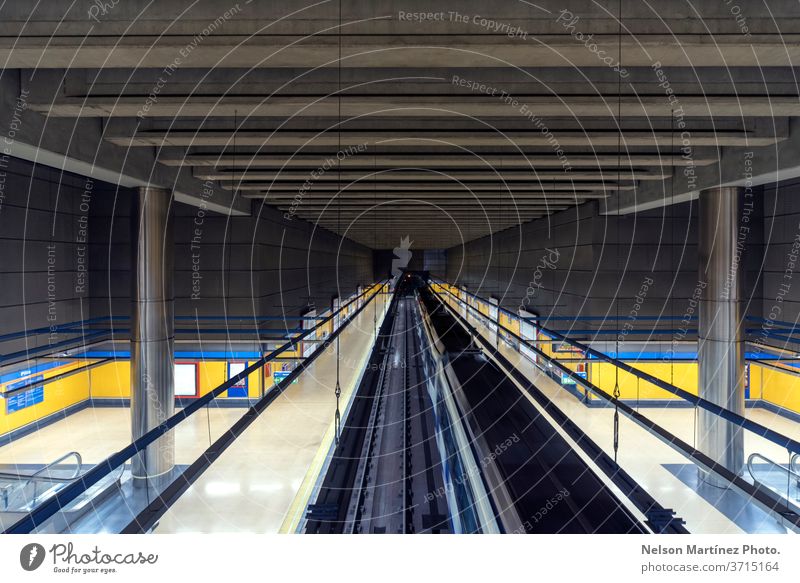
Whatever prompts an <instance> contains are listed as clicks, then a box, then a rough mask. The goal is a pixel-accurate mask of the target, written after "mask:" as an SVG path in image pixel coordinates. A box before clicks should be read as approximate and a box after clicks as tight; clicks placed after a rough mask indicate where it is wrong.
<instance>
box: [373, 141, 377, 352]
mask: <svg viewBox="0 0 800 583" xmlns="http://www.w3.org/2000/svg"><path fill="white" fill-rule="evenodd" d="M377 175H378V159H377V158H376V157H375V154H374V153H373V154H372V198H373V201H372V228H373V233H372V249H373V250H375V249H377V248H378V215H377V212H378V177H377ZM373 276H374V274H373ZM373 279H375V278H374V277H373ZM372 328H373V333H374V334H375V339H376V340H377V338H378V304H377V301H376V303H375V306H374V308H373V310H372Z"/></svg>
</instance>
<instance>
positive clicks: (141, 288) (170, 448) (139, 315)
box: [131, 187, 175, 486]
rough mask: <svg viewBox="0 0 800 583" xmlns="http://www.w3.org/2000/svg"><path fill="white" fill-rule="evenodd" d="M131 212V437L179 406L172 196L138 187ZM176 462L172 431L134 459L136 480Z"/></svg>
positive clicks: (155, 480) (148, 480) (156, 481)
mask: <svg viewBox="0 0 800 583" xmlns="http://www.w3.org/2000/svg"><path fill="white" fill-rule="evenodd" d="M134 198H135V201H134V205H133V212H132V217H131V248H132V253H133V257H132V263H131V273H132V288H133V289H132V291H131V425H132V430H133V431H132V433H133V439H137V438H139V437H141V436H142V435H143V434H145V433H146V432H147V431H149V430H150V429H152V428H154V427H156V426H158V425H159V424H161V423H162V422H163V421H164V420H166V419H167V418H169V417H170V416H171V415H172V414H173V413H174V411H175V379H174V369H173V351H174V341H175V332H174V330H175V326H174V292H173V282H172V280H173V275H172V274H173V255H174V252H173V232H172V230H173V225H172V222H173V221H172V204H171V203H172V200H171V198H172V197H171V193H170V191H168V190H164V189H160V188H150V187H143V188H140V189H139V191H138V193H137V195H136V196H135V197H134ZM174 465H175V440H174V435H173V432H172V431H170V432H168V433H167V434H165V435H164V436H162V437H160V438H159V439H158V440H157V441H156V442H154V443H153V444H151V445H150V446H149V447H148V448H147V449H146V451H142V452H139V453H138V454H137V455H136V456H134V458H133V459H132V466H131V471H132V474H133V478H134V484H135V485H138V486H144V485H147V484H149V485H151V486H158V485H160V481H161V480H164V479H166V478H167V477H168V476H169V473H170V472H171V470H172V468H173V466H174Z"/></svg>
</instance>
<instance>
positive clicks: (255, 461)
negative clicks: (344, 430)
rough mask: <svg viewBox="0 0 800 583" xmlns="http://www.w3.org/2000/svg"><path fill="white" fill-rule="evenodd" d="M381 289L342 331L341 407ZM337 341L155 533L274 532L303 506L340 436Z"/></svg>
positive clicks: (364, 351) (357, 372) (380, 307)
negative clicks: (336, 392)
mask: <svg viewBox="0 0 800 583" xmlns="http://www.w3.org/2000/svg"><path fill="white" fill-rule="evenodd" d="M386 297H387V296H379V297H378V298H376V300H375V301H373V302H372V303H371V304H370V305H368V306H367V307H366V308H365V309H364V311H363V312H362V313H361V314H359V315H358V316H357V317H356V319H355V320H354V321H353V322H352V323H351V324H350V325H349V326H348V327H347V328H345V330H344V331H343V332H342V334H341V336H340V341H341V349H342V357H341V362H340V380H341V388H342V399H341V403H342V407H344V405H345V403H346V402H347V401H348V399H349V397H350V396H351V394H352V391H353V388H354V385H355V384H356V382H357V381H358V379H359V378H360V376H361V371H362V370H363V368H364V365H365V363H366V361H367V358H368V357H369V353H370V350H371V348H372V344H373V341H374V326H373V314H374V310H375V309H376V310H377V313H378V316H379V317H378V326H380V322H381V318H382V315H383V313H384V311H385V307H386V304H387V302H386ZM335 383H336V348H335V344H333V345H331V346H330V347H328V349H327V350H326V351H325V352H324V353H323V354H321V355H320V356H319V357H318V358H317V359H316V360H315V361H314V362H313V363H312V364H311V365H310V366H309V368H308V370H306V371H304V372H303V373H302V374H301V375H300V376H299V377H298V379H297V382H296V383H294V384H292V385H291V387H290V388H289V389H287V390H286V391H285V392H284V393H283V394H282V395H281V396H280V397H279V398H278V399H276V400H275V401H274V402H273V403H272V404H271V405H270V406H269V407H268V408H267V410H266V411H264V413H262V414H261V416H260V417H259V418H258V419H257V420H256V421H255V422H254V423H253V424H252V425H251V426H250V427H248V428H247V430H245V432H244V433H243V434H242V435H241V436H240V437H239V438H238V439H237V440H236V441H235V442H234V443H233V444H232V445H231V446H230V448H228V450H227V451H225V453H223V454H222V456H221V457H220V458H219V459H218V460H217V461H216V462H215V463H214V464H213V465H212V466H211V467H210V468H208V469H207V470H206V471H205V473H204V474H203V475H202V476H201V477H200V478H199V479H198V480H197V482H196V483H195V484H194V485H193V486H192V487H191V488H190V489H189V490H188V491H187V492H186V493H185V494H184V495H183V496H182V497H181V498H180V499H179V500H178V501H177V503H175V505H173V507H172V508H170V510H169V511H168V512H167V513H166V514H165V515H164V516H163V517H162V518H161V520H160V522H159V524H158V526H157V528H156V530H155V532H156V533H184V532H195V533H234V532H235V533H243V532H248V533H275V532H278V531H279V529H280V528H281V525H282V524H283V523H284V521H285V519H286V518H287V515H288V514H289V513H290V512H297V510H298V509H304V508H305V505H306V503H307V495H308V494H310V491H311V487H313V485H314V483H315V481H316V475H317V473H318V471H319V467H320V466H321V463H322V461H323V460H324V458H325V455H326V454H327V452H328V451H329V449H330V445H331V442H332V441H333V419H334V412H335V402H336V401H335V398H334V388H335Z"/></svg>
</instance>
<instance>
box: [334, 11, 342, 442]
mask: <svg viewBox="0 0 800 583" xmlns="http://www.w3.org/2000/svg"><path fill="white" fill-rule="evenodd" d="M337 36H338V41H339V60H338V66H337V78H336V96H337V102H338V120H337V121H338V123H337V124H336V135H337V151H336V172H337V181H336V185H337V190H338V192H337V193H336V207H337V209H338V213H337V214H338V217H337V220H336V225H337V230H338V231H339V238H340V239H339V244H340V246H341V242H342V241H341V237H342V198H341V196H340V195H341V193H342V156H341V151H342V0H339V28H338V30H337ZM337 263H338V261H337ZM341 306H342V300H341V299H339V309H341ZM339 320H340V322H339V325H340V326H341V317H339ZM340 336H341V334H337V335H336V388H335V389H334V394H335V395H336V413H335V415H334V419H333V425H334V427H333V433H334V440H335V442H336V445H339V435H340V433H341V424H342V414H341V412H340V411H339V398H340V397H341V396H342V386H341V384H340V382H339V381H340V379H339V368H340V361H341V356H342V351H341V347H340V340H339V338H340Z"/></svg>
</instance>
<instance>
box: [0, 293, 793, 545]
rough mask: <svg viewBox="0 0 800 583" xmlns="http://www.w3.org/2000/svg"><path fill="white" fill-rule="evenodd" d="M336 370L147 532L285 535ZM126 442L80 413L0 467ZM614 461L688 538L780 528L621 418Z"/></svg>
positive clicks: (597, 424)
mask: <svg viewBox="0 0 800 583" xmlns="http://www.w3.org/2000/svg"><path fill="white" fill-rule="evenodd" d="M386 303H387V302H386V297H385V296H380V297H379V298H378V299H377V300H376V303H374V304H371V305H370V306H368V307H367V308H366V309H365V310H364V312H362V314H360V315H359V316H358V317H357V318H356V320H355V321H354V322H353V323H351V325H350V326H349V327H348V328H347V329H345V331H344V332H343V334H342V337H341V347H342V359H341V379H342V389H343V399H342V401H343V403H344V402H346V401H347V399H348V397H349V396H350V395H351V393H352V390H353V387H354V385H355V382H356V381H357V379H358V378H359V376H360V373H361V369H362V368H363V364H364V363H365V362H366V359H367V358H368V354H369V350H370V347H371V345H372V342H373V338H374V336H373V333H374V332H373V331H374V327H373V306H374V307H375V308H377V310H378V314H379V316H380V315H382V313H383V312H384V311H385V308H386ZM471 321H472V322H473V324H475V325H476V326H477V327H478V328H479V329H480V330H482V331H483V332H484V334H485V335H487V337H488V336H489V335H490V334H491V333H490V332H489V330H488V328H487V327H485V325H484V324H483V323H481V322H478V321H477V320H475V319H474V318H471ZM379 323H380V322H379ZM500 350H501V351H502V352H503V353H504V354H505V355H506V357H507V358H509V360H510V361H511V362H512V363H515V364H517V365H518V367H519V368H520V370H521V371H522V372H523V373H524V374H525V375H526V376H528V378H530V379H531V380H532V381H533V382H534V383H535V384H536V386H538V387H539V388H540V389H541V390H542V391H543V392H544V393H545V394H546V395H547V396H548V397H549V398H550V399H552V400H553V401H554V402H555V403H556V404H557V405H558V406H559V407H560V408H561V409H562V410H563V411H565V412H566V413H567V415H569V417H570V418H571V419H573V420H574V421H576V422H577V423H578V424H579V425H580V427H581V428H582V429H583V430H584V431H586V432H587V434H588V435H589V436H590V437H591V438H592V439H594V440H595V441H596V442H597V443H598V444H600V445H601V446H602V447H603V448H604V449H605V450H606V451H607V452H609V453H610V452H611V451H612V439H613V438H612V427H613V410H612V409H610V408H589V407H586V406H585V405H583V404H582V403H580V402H579V401H578V399H576V398H575V397H574V396H573V395H572V394H571V393H569V392H568V391H566V390H565V389H564V388H563V387H561V385H560V384H558V383H557V382H555V381H553V380H552V379H551V378H550V377H548V376H547V375H545V374H543V373H541V372H540V371H539V370H538V369H537V368H536V367H535V366H534V365H533V363H532V362H530V361H529V360H528V359H527V358H525V357H524V356H522V355H520V354H519V353H518V352H517V351H515V350H514V349H512V348H511V347H509V346H508V345H506V344H504V343H502V342H501V343H500ZM335 366H336V359H335V347H334V346H331V347H329V348H328V349H327V350H326V352H325V353H324V354H322V355H321V356H320V357H319V358H318V359H317V360H316V361H315V362H314V363H312V365H311V366H310V368H309V370H307V371H306V372H304V373H303V374H302V375H300V377H299V379H298V381H297V382H296V383H295V384H293V385H292V386H291V387H290V388H289V389H288V390H287V391H286V392H285V393H284V394H283V395H282V396H281V397H280V398H278V399H277V400H276V401H275V402H274V403H273V404H271V405H270V407H269V408H268V409H267V410H266V411H265V412H264V413H263V414H262V415H261V416H260V417H259V418H258V420H256V422H254V423H253V425H251V426H250V427H249V428H248V429H247V431H246V432H245V433H244V434H243V435H242V437H241V438H239V439H238V440H237V441H236V442H235V443H234V444H233V445H232V446H231V447H230V448H229V449H228V450H227V451H226V452H225V453H224V454H223V455H222V457H221V458H220V459H219V460H218V461H217V462H215V463H214V464H213V465H212V466H211V467H210V468H209V469H208V470H206V472H205V473H204V474H203V476H202V477H201V478H200V479H199V480H198V481H197V483H195V484H194V486H193V487H192V488H191V489H190V490H189V491H187V492H186V493H185V494H184V496H183V497H182V498H181V499H180V500H179V501H178V502H177V503H176V504H175V505H174V506H173V508H172V509H170V510H169V511H168V513H167V514H166V515H165V516H164V517H163V518H162V520H161V521H160V523H159V525H158V527H157V529H156V532H158V533H173V532H201V533H212V532H231V533H232V532H258V533H269V532H278V531H280V530H283V531H286V530H292V528H291V525H292V524H294V523H295V522H296V521H295V519H296V518H297V517H298V516H301V515H302V511H303V509H304V508H305V504H306V502H307V499H308V496H309V495H310V492H311V488H312V487H313V485H314V483H315V481H316V477H317V475H318V473H319V470H320V468H321V466H322V463H323V462H324V459H325V455H326V454H327V453H328V452H329V450H330V446H331V441H332V438H333V435H332V424H333V415H334V403H335V401H334V397H333V391H334V383H335ZM243 412H244V411H243V409H239V408H235V409H234V408H231V409H226V408H223V409H208V410H204V411H200V412H198V413H197V414H195V415H194V416H192V417H190V418H189V419H188V420H187V421H185V422H184V423H182V424H181V425H180V426H179V428H178V431H177V433H176V463H178V464H180V465H188V464H190V463H191V462H193V461H194V460H195V459H197V458H198V457H199V456H200V455H201V454H202V452H203V451H204V450H205V449H206V448H207V447H208V446H209V444H210V443H211V442H212V441H213V440H215V439H217V438H218V437H219V436H220V435H221V434H222V432H224V431H225V430H226V429H227V428H229V427H230V426H231V425H232V424H233V423H234V422H235V421H236V420H237V419H239V418H240V417H241V415H242V414H243ZM641 412H642V413H643V414H644V415H646V416H647V417H649V418H650V419H652V420H654V421H655V422H657V423H659V424H660V425H662V426H663V427H665V428H666V429H668V430H669V431H670V432H672V433H674V434H675V435H677V436H679V437H680V438H681V439H683V440H685V441H687V442H689V443H694V429H695V426H694V416H695V412H694V409H691V408H654V407H648V408H642V409H641ZM747 417H748V418H750V419H753V420H755V421H758V422H759V423H762V424H764V425H766V426H768V427H771V428H773V429H775V430H777V431H780V432H781V433H784V434H785V435H788V436H791V437H794V438H796V439H800V424H798V423H796V422H793V421H791V420H789V419H786V418H784V417H781V416H780V415H777V414H774V413H771V412H769V411H766V410H763V409H748V410H747ZM209 428H210V429H209ZM129 442H130V412H129V410H128V409H127V408H96V409H86V410H83V411H80V412H78V413H75V414H73V415H71V416H69V417H67V418H65V419H63V420H61V421H59V422H57V423H54V424H52V425H49V426H47V427H44V428H42V429H41V430H39V431H37V432H36V433H33V434H30V435H27V436H25V437H22V438H20V439H18V440H16V441H14V442H12V443H11V444H8V445H5V446H3V447H0V464H26V465H28V464H44V463H47V462H49V461H52V460H54V459H55V458H57V457H59V456H60V455H62V454H64V453H66V452H67V451H73V450H74V451H78V452H80V453H81V455H82V456H83V459H84V462H85V463H86V464H94V463H97V462H99V461H101V460H102V459H104V458H106V457H107V456H108V455H109V454H111V453H113V452H114V451H117V450H119V449H120V448H122V447H123V446H125V445H127V444H128V443H129ZM745 449H746V453H747V454H748V455H749V454H750V453H751V452H756V451H757V452H759V453H762V454H764V455H766V456H767V457H770V458H772V459H774V460H776V461H779V462H783V463H785V462H787V461H788V454H787V453H786V452H785V451H783V450H781V449H780V448H779V447H777V446H774V445H773V444H771V443H769V442H767V441H766V440H764V439H762V438H759V437H757V436H753V435H747V438H746V441H745ZM619 459H620V463H621V465H622V466H623V467H624V468H625V469H626V470H627V471H628V472H629V473H630V474H631V475H632V476H633V477H634V478H635V479H636V480H637V481H638V482H639V483H640V484H642V486H643V487H644V488H646V489H647V490H648V491H649V492H650V493H651V495H653V496H654V497H655V498H656V500H658V501H659V502H660V503H661V504H662V505H663V506H665V507H670V508H673V509H674V510H675V511H676V512H677V514H678V516H681V517H682V518H684V519H685V520H686V521H687V527H688V528H689V530H690V531H691V532H693V533H739V532H743V531H747V532H781V531H782V528H780V527H778V526H777V525H776V523H775V521H774V520H773V519H772V518H771V517H766V516H765V515H764V514H763V513H761V512H760V511H758V512H753V511H752V507H751V508H748V504H746V501H744V502H745V503H742V501H741V500H737V499H729V498H728V497H723V498H720V495H719V492H717V491H714V489H711V488H710V487H709V486H704V485H698V484H697V483H696V480H695V479H694V476H695V475H696V472H695V470H694V468H693V467H690V466H689V462H688V460H687V459H686V458H685V457H683V456H682V455H681V454H679V453H678V452H677V451H675V450H674V449H672V448H671V447H669V446H668V445H666V444H664V443H662V442H661V441H659V440H658V439H656V438H654V437H653V436H651V435H650V434H648V433H647V432H646V431H645V430H643V429H641V428H639V427H638V426H636V425H634V424H633V423H632V422H630V421H628V420H627V419H626V418H625V417H621V418H620V449H619Z"/></svg>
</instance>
